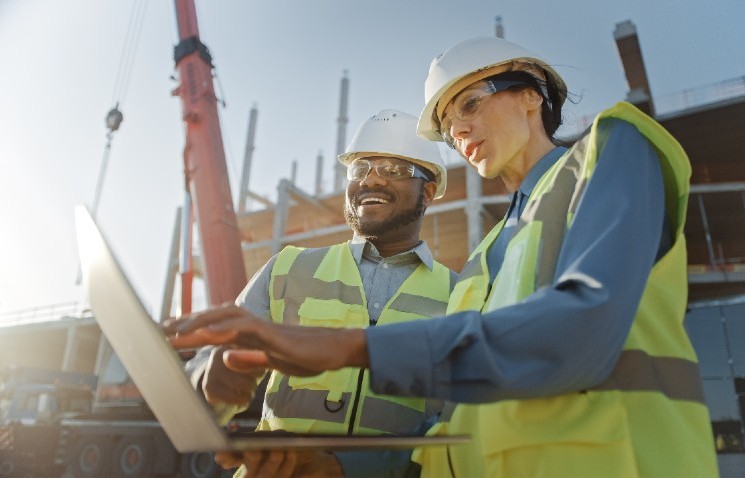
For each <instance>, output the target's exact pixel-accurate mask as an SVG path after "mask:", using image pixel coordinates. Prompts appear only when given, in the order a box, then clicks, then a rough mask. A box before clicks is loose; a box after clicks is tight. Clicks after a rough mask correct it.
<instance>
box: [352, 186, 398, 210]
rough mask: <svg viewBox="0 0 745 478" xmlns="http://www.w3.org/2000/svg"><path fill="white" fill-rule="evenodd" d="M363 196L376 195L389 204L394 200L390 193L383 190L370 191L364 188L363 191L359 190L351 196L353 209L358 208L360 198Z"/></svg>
mask: <svg viewBox="0 0 745 478" xmlns="http://www.w3.org/2000/svg"><path fill="white" fill-rule="evenodd" d="M365 194H376V195H378V196H381V197H383V198H384V199H385V200H387V201H389V202H392V201H393V200H394V199H395V198H396V197H395V196H394V195H393V194H392V193H391V192H390V191H387V190H385V189H370V188H365V189H360V190H359V191H357V193H356V194H355V195H354V196H352V198H351V203H352V206H354V207H357V206H359V205H360V196H363V195H365Z"/></svg>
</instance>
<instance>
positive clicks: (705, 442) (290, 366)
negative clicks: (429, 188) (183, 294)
mask: <svg viewBox="0 0 745 478" xmlns="http://www.w3.org/2000/svg"><path fill="white" fill-rule="evenodd" d="M565 98H566V87H565V84H564V81H563V80H562V78H561V76H560V75H559V74H558V73H557V72H556V71H555V70H554V69H553V68H551V66H550V65H549V64H548V63H547V62H545V61H544V60H542V59H541V58H540V57H538V56H536V55H534V54H533V53H530V52H528V51H527V50H525V49H523V48H522V47H520V46H518V45H515V44H513V43H510V42H507V41H505V40H503V39H499V38H493V37H492V38H477V39H473V40H469V41H466V42H463V43H460V44H458V45H455V46H454V47H452V48H451V49H449V50H447V51H446V52H445V53H443V54H441V55H440V56H438V57H437V58H435V60H434V61H433V62H432V65H431V67H430V71H429V76H428V78H427V81H426V83H425V102H426V105H425V107H424V110H423V112H422V114H421V115H420V118H419V125H418V133H419V135H420V136H422V137H425V138H427V139H431V140H435V141H438V140H440V141H443V140H444V141H446V142H447V143H448V144H449V145H450V146H451V147H453V148H455V149H456V150H457V151H458V152H459V153H460V154H461V156H463V157H464V158H465V159H466V160H467V161H468V163H470V165H471V166H472V167H474V168H476V170H477V171H478V173H479V174H480V175H481V176H482V177H484V178H487V179H495V180H496V178H501V179H502V181H504V183H505V185H506V186H507V188H508V189H509V190H510V191H511V192H513V198H512V203H511V204H510V206H509V208H508V211H507V214H506V217H505V219H504V220H503V221H502V222H500V223H499V224H498V225H497V226H495V227H494V228H493V229H492V230H491V231H490V232H489V233H488V234H487V236H486V238H485V239H484V241H483V242H482V243H481V244H480V245H479V246H478V247H477V248H476V250H475V251H474V252H473V253H472V255H471V257H470V259H469V261H468V262H467V264H466V265H465V267H464V269H463V271H462V272H461V276H460V280H459V282H458V284H456V286H455V289H454V291H453V294H452V295H451V299H450V302H449V305H448V313H447V315H446V316H445V317H442V318H439V319H433V320H430V321H425V322H414V323H407V324H396V325H395V326H390V327H388V326H386V327H377V328H372V329H367V330H365V331H351V330H345V331H330V330H326V329H316V330H315V331H303V333H300V332H299V331H297V330H291V329H279V328H271V329H270V328H268V327H266V326H265V325H262V324H258V323H256V322H254V321H247V320H239V319H237V318H231V317H229V314H220V313H216V314H213V315H210V316H208V317H201V318H200V317H196V318H192V319H189V320H186V321H185V323H181V325H180V327H181V328H182V329H181V330H182V332H187V333H188V332H190V331H192V330H194V329H195V328H199V327H201V326H203V325H205V324H210V323H211V324H213V325H212V327H211V328H210V329H209V330H210V332H209V334H208V335H209V340H211V341H213V342H225V341H228V342H233V343H241V342H243V343H246V344H247V343H249V342H250V344H251V346H252V347H256V348H261V349H263V350H264V352H263V355H261V358H260V361H262V362H263V363H266V364H268V365H269V366H271V367H277V368H279V369H281V370H284V371H286V372H289V373H292V374H298V375H303V374H314V373H317V372H319V371H321V370H326V369H335V368H339V367H343V366H350V365H354V366H362V367H369V368H370V370H371V386H372V388H373V390H375V391H378V392H382V393H386V394H392V395H415V396H424V397H433V398H442V399H446V400H449V401H451V402H454V403H459V405H457V406H456V405H453V406H450V407H448V408H447V409H446V411H445V412H443V416H442V418H441V422H440V423H438V424H437V425H436V426H435V427H434V428H433V429H432V430H430V433H432V434H437V433H450V434H458V433H468V434H470V435H471V436H472V440H471V443H470V444H468V445H458V446H452V447H449V448H447V449H446V448H444V447H434V448H424V449H421V450H417V451H416V452H415V453H414V459H415V460H417V461H419V462H420V463H421V464H422V475H423V476H432V477H440V476H448V474H450V476H457V477H480V476H484V477H495V476H499V477H515V476H526V477H536V476H552V477H564V476H567V477H568V476H572V477H598V476H603V477H610V476H618V477H664V476H670V477H683V476H690V477H708V476H717V469H716V460H715V454H714V446H713V443H712V438H711V429H710V424H709V418H708V412H707V409H706V406H705V404H704V401H703V394H702V391H701V382H700V378H699V375H698V367H697V362H696V356H695V353H694V351H693V348H692V347H691V345H690V342H689V340H688V337H687V335H686V332H685V330H684V328H683V318H684V313H685V307H686V298H687V281H686V250H685V241H684V238H683V226H684V221H685V211H686V205H687V200H688V179H689V176H690V166H689V163H688V160H687V158H686V156H685V153H684V152H683V150H682V149H681V147H680V145H679V144H678V143H677V142H676V141H675V140H674V139H673V138H672V137H671V136H670V135H669V134H668V133H667V132H666V131H665V130H664V129H662V127H661V126H659V125H658V124H657V123H655V122H654V121H653V120H652V119H650V118H649V117H647V116H645V115H644V114H643V113H641V112H640V111H638V110H636V109H635V108H634V107H633V106H631V105H629V104H626V103H621V104H618V105H616V106H614V107H612V108H610V109H608V110H606V111H604V112H602V113H600V114H599V115H598V117H597V118H596V119H595V121H594V123H593V125H592V127H591V128H590V130H589V131H588V132H587V133H586V134H585V135H584V136H583V137H582V138H581V139H580V140H579V141H578V142H577V143H576V144H575V145H574V146H573V147H572V148H571V149H569V150H567V149H566V148H564V147H561V146H558V147H557V146H555V144H554V140H553V134H554V133H555V132H556V129H557V128H558V127H559V125H560V123H561V107H562V105H563V102H564V100H565ZM170 330H174V329H170ZM306 334H307V335H306ZM311 334H312V335H311ZM311 338H312V340H311ZM189 343H190V341H189V339H188V334H187V336H184V337H181V338H178V337H177V338H175V340H174V344H176V345H179V344H182V345H189ZM255 356H256V353H255V352H236V353H235V357H236V358H238V359H240V358H241V357H243V358H245V359H247V358H248V357H255Z"/></svg>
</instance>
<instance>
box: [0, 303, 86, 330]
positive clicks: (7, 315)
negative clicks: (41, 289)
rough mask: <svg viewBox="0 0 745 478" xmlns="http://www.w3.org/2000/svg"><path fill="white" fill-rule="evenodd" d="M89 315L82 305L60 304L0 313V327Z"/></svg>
mask: <svg viewBox="0 0 745 478" xmlns="http://www.w3.org/2000/svg"><path fill="white" fill-rule="evenodd" d="M89 315H90V312H88V311H86V310H83V304H81V303H80V302H78V301H75V302H60V303H57V304H48V305H42V306H39V307H29V308H27V309H19V310H14V311H9V312H3V313H0V327H8V326H12V325H20V324H30V323H37V322H49V321H52V320H58V319H61V318H63V317H84V316H85V317H87V316H89Z"/></svg>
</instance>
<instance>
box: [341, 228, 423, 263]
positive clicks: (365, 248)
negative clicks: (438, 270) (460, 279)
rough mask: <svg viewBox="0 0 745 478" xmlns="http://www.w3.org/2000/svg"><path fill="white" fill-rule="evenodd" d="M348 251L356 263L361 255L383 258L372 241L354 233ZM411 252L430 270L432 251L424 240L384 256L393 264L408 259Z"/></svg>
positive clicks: (360, 259) (360, 260) (360, 258)
mask: <svg viewBox="0 0 745 478" xmlns="http://www.w3.org/2000/svg"><path fill="white" fill-rule="evenodd" d="M349 251H350V252H351V253H352V257H353V258H354V260H355V262H356V263H357V265H359V264H360V263H361V262H362V257H363V255H365V256H367V257H370V258H372V259H377V260H378V261H381V260H383V257H381V256H380V253H379V252H378V249H377V248H376V247H375V246H374V245H373V243H372V242H370V241H368V240H367V239H365V238H364V237H361V236H358V235H356V234H355V236H354V237H352V240H351V241H349ZM411 254H413V255H415V256H416V257H417V258H418V259H419V261H421V263H422V264H424V265H425V266H427V269H429V270H432V268H433V267H434V258H433V257H432V251H430V249H429V246H427V243H426V242H424V241H420V242H419V244H418V245H416V246H415V247H413V248H411V249H409V250H408V251H404V252H401V253H399V254H396V255H395V256H391V257H386V258H385V260H386V261H388V262H389V263H394V264H395V263H397V262H402V261H405V260H408V259H409V258H410V255H411Z"/></svg>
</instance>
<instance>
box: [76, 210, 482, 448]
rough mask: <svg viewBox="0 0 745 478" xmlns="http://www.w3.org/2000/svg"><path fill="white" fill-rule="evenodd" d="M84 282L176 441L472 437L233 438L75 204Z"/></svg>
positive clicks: (268, 444) (243, 443)
mask: <svg viewBox="0 0 745 478" xmlns="http://www.w3.org/2000/svg"><path fill="white" fill-rule="evenodd" d="M75 221H76V226H77V240H78V249H79V253H80V261H81V267H82V272H83V283H84V285H85V288H86V291H87V293H88V299H89V301H90V306H91V309H92V310H93V313H94V316H95V318H96V321H97V322H98V324H99V326H100V327H101V331H102V332H103V333H104V335H105V336H106V338H107V339H108V341H109V343H110V344H111V347H112V348H113V349H114V351H115V352H116V354H117V355H118V356H119V359H120V360H121V362H122V364H123V365H124V367H125V368H126V369H127V372H128V373H129V375H130V376H131V377H132V380H133V381H134V383H135V384H136V385H137V387H138V388H139V390H140V393H141V394H142V396H143V398H144V399H145V401H146V402H147V404H148V406H149V407H150V409H151V410H152V411H153V414H154V415H155V417H156V418H157V419H158V421H159V422H160V425H161V426H162V427H163V430H164V431H165V432H166V434H167V435H168V438H170V440H171V442H172V443H173V445H174V447H175V448H176V449H177V450H178V451H179V452H181V453H186V452H197V451H228V450H235V451H241V450H268V449H316V450H359V449H407V448H415V447H420V446H432V445H447V444H458V443H466V442H467V441H468V440H469V437H468V436H467V435H450V436H430V437H423V436H407V435H396V436H391V435H384V436H370V435H317V434H315V435H303V434H295V433H289V432H254V433H245V432H244V433H242V434H241V435H240V436H230V434H229V433H228V432H227V430H226V429H225V428H224V427H221V426H220V425H219V424H218V421H217V417H216V415H215V413H214V412H213V411H212V408H211V406H210V405H208V404H207V402H206V401H205V400H204V398H203V397H202V396H201V394H200V393H198V392H197V391H196V390H194V388H193V387H192V386H191V383H190V382H189V379H188V378H187V376H186V373H185V372H184V369H183V362H182V361H181V359H180V358H179V356H178V354H177V353H176V351H175V350H174V349H173V347H172V346H171V345H170V344H169V343H168V342H167V341H166V339H165V336H164V334H163V332H162V330H161V328H160V326H159V325H158V324H157V323H156V322H155V321H154V320H153V319H152V318H151V317H150V315H149V314H148V313H147V311H146V310H145V308H144V307H143V305H142V302H141V301H140V299H139V297H138V296H137V293H136V292H135V291H134V289H133V288H132V286H131V284H130V282H129V280H128V279H127V277H126V275H125V274H124V271H123V270H122V268H121V266H120V265H119V262H118V261H117V260H116V258H115V257H114V254H113V253H112V251H111V249H110V247H109V245H108V243H107V242H106V239H105V238H104V237H103V235H102V234H101V231H100V230H99V228H98V226H97V225H96V222H95V221H94V219H93V217H92V216H91V215H90V213H89V212H88V210H87V209H86V208H85V207H84V206H78V207H77V208H76V210H75Z"/></svg>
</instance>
